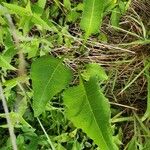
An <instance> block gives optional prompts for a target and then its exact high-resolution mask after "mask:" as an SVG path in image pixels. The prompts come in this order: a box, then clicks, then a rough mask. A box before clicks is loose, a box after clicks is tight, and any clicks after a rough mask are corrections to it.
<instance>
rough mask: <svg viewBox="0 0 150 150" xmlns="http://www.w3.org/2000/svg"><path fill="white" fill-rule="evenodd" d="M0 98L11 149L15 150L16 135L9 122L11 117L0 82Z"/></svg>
mask: <svg viewBox="0 0 150 150" xmlns="http://www.w3.org/2000/svg"><path fill="white" fill-rule="evenodd" d="M0 98H1V99H2V104H3V108H4V112H5V115H6V120H7V125H8V129H9V134H10V139H11V142H12V146H13V150H17V144H16V135H15V133H14V127H13V125H12V123H11V119H10V116H9V111H8V107H7V103H6V99H5V96H4V93H3V88H2V85H1V83H0Z"/></svg>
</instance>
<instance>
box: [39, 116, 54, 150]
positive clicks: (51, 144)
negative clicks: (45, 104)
mask: <svg viewBox="0 0 150 150" xmlns="http://www.w3.org/2000/svg"><path fill="white" fill-rule="evenodd" d="M37 120H38V122H39V124H40V126H41V128H42V130H43V132H44V134H45V136H46V137H47V140H48V143H49V144H50V146H51V148H52V150H56V149H55V147H54V145H53V143H52V141H51V139H50V138H49V136H48V134H47V133H46V131H45V129H44V127H43V125H42V123H41V121H40V119H39V118H38V117H37Z"/></svg>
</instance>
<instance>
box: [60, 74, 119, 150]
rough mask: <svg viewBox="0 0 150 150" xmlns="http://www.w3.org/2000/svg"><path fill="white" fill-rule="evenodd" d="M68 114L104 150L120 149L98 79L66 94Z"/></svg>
mask: <svg viewBox="0 0 150 150" xmlns="http://www.w3.org/2000/svg"><path fill="white" fill-rule="evenodd" d="M63 98H64V103H65V105H66V106H67V110H66V114H67V116H68V118H69V119H70V120H71V121H72V122H73V124H74V125H75V126H76V127H78V128H81V129H82V130H83V131H84V132H85V133H86V134H87V135H88V136H89V137H90V138H92V139H93V140H94V142H95V143H96V144H97V145H98V146H99V147H100V148H101V149H102V150H116V149H118V148H117V147H116V145H115V144H114V143H113V136H112V131H111V125H110V106H109V103H108V100H107V98H105V96H104V95H103V93H102V91H101V90H100V89H99V85H98V81H97V77H96V76H95V77H91V78H90V79H89V81H87V82H84V81H83V80H82V79H80V84H79V85H78V86H76V87H72V88H69V89H68V90H66V91H65V92H64V97H63Z"/></svg>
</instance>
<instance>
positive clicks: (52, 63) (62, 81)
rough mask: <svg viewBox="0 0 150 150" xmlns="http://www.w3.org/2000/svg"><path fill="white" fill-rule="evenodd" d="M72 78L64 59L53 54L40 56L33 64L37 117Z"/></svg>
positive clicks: (34, 105) (32, 72)
mask: <svg viewBox="0 0 150 150" xmlns="http://www.w3.org/2000/svg"><path fill="white" fill-rule="evenodd" d="M71 78H72V75H71V71H70V70H69V69H68V68H66V67H65V66H64V65H63V64H62V60H59V59H56V58H54V57H52V56H43V57H40V58H39V59H37V60H36V61H35V62H34V63H33V64H32V66H31V79H32V86H33V91H34V95H33V110H34V115H35V116H36V117H37V116H39V115H40V114H41V113H42V112H43V111H44V110H45V106H46V104H47V103H48V101H49V100H51V99H52V98H53V96H55V95H56V94H57V93H58V92H60V91H61V90H62V89H64V88H65V87H66V86H67V85H68V84H69V82H70V81H71Z"/></svg>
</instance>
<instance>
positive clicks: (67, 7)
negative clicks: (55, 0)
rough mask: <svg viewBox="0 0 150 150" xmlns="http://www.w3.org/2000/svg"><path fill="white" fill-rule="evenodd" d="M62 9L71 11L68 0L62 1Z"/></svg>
mask: <svg viewBox="0 0 150 150" xmlns="http://www.w3.org/2000/svg"><path fill="white" fill-rule="evenodd" d="M63 3H64V7H65V8H66V9H68V10H71V2H70V0H63Z"/></svg>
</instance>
